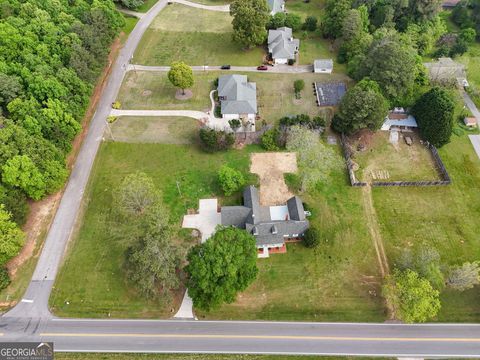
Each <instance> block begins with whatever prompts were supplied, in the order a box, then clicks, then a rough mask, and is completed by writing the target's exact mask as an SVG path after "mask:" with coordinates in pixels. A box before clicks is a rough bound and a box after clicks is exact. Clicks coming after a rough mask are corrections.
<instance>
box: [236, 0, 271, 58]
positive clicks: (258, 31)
mask: <svg viewBox="0 0 480 360" xmlns="http://www.w3.org/2000/svg"><path fill="white" fill-rule="evenodd" d="M268 13H269V10H268V6H267V2H266V1H265V0H235V1H234V2H232V4H231V5H230V15H231V16H233V21H232V26H233V40H234V41H236V42H238V43H239V44H241V45H242V46H244V47H245V48H247V49H250V48H252V47H254V46H257V45H261V44H262V43H263V42H264V41H265V39H266V37H267V30H266V25H267V22H268V20H269V15H268Z"/></svg>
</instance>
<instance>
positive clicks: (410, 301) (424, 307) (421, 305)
mask: <svg viewBox="0 0 480 360" xmlns="http://www.w3.org/2000/svg"><path fill="white" fill-rule="evenodd" d="M383 292H384V295H385V298H386V299H387V301H388V302H389V303H390V305H391V306H392V307H393V310H394V312H395V316H396V317H397V318H398V319H400V320H402V321H405V322H407V323H414V322H425V321H427V320H429V319H431V318H434V317H435V316H436V315H437V313H438V311H439V310H440V299H439V294H440V293H439V291H438V290H435V289H434V288H433V287H432V285H431V284H430V283H429V282H428V280H426V279H423V278H421V277H420V276H419V275H418V274H417V273H416V272H414V271H412V270H405V271H399V270H395V272H394V273H393V275H390V276H389V277H388V278H387V281H386V284H385V285H384V287H383Z"/></svg>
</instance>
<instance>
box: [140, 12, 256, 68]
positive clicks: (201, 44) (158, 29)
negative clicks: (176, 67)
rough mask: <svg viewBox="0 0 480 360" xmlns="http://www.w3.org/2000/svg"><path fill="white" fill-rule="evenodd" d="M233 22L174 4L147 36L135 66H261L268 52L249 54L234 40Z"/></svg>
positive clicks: (227, 16)
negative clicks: (180, 63)
mask: <svg viewBox="0 0 480 360" xmlns="http://www.w3.org/2000/svg"><path fill="white" fill-rule="evenodd" d="M231 21H232V18H231V17H230V15H229V14H228V13H220V12H215V11H209V10H202V9H196V8H192V7H188V6H185V5H181V4H172V5H169V6H168V7H167V8H166V9H164V10H163V11H162V12H161V13H160V14H159V15H158V16H157V18H156V19H155V21H154V22H153V23H152V25H151V27H150V28H149V29H148V30H147V31H146V32H145V35H144V36H143V38H142V40H141V42H140V44H139V46H138V48H137V51H136V52H135V55H134V62H135V63H137V64H143V65H170V63H171V62H172V61H177V60H182V61H185V62H186V63H188V64H189V65H222V64H231V65H258V64H260V63H261V62H262V59H263V57H264V55H265V51H264V49H262V48H260V47H259V48H255V49H252V50H248V51H245V50H243V49H242V48H241V46H239V45H238V44H236V43H234V42H233V40H232V32H231Z"/></svg>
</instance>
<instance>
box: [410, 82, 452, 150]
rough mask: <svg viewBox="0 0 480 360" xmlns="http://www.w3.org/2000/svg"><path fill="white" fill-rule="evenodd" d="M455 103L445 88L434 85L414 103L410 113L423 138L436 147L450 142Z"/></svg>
mask: <svg viewBox="0 0 480 360" xmlns="http://www.w3.org/2000/svg"><path fill="white" fill-rule="evenodd" d="M454 110H455V103H454V101H453V99H452V97H451V95H450V94H449V93H448V92H447V90H445V89H442V88H439V87H434V88H432V89H431V90H430V91H428V92H427V93H425V94H423V95H422V96H421V97H420V99H418V101H417V102H416V103H415V105H414V106H413V109H412V114H413V115H414V116H415V118H416V119H417V123H418V126H419V128H420V132H421V134H422V136H423V137H424V138H425V140H427V141H429V142H430V143H431V144H433V145H434V146H436V147H441V146H443V145H445V144H447V143H448V142H450V136H451V135H452V129H453V120H454V119H453V114H454Z"/></svg>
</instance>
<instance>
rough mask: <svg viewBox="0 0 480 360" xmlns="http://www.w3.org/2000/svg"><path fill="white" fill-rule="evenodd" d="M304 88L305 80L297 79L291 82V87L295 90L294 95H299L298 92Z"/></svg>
mask: <svg viewBox="0 0 480 360" xmlns="http://www.w3.org/2000/svg"><path fill="white" fill-rule="evenodd" d="M304 88H305V81H303V80H301V79H299V80H295V81H294V82H293V89H294V90H295V95H297V96H298V97H300V96H299V95H300V92H301V91H302V90H303V89H304Z"/></svg>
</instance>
